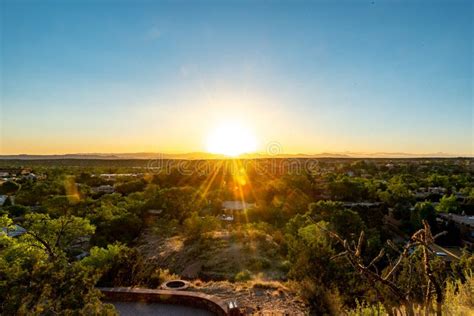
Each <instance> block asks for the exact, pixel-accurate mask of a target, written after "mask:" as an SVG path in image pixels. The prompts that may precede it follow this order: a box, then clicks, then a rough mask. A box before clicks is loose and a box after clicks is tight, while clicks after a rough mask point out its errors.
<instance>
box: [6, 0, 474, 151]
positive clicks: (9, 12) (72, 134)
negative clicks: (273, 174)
mask: <svg viewBox="0 0 474 316" xmlns="http://www.w3.org/2000/svg"><path fill="white" fill-rule="evenodd" d="M472 3H473V2H472V1H380V0H375V1H371V0H369V1H356V0H354V1H340V2H337V3H334V1H332V2H330V1H292V2H290V1H221V2H218V1H212V2H211V1H174V2H171V1H166V2H165V1H134V2H125V1H85V0H84V1H32V2H28V1H9V0H3V1H1V69H0V72H1V105H2V108H1V113H0V117H1V118H0V124H1V143H0V145H1V146H0V153H1V154H18V153H30V154H52V153H79V152H83V153H84V152H89V153H90V152H192V151H203V150H205V138H206V137H207V135H208V134H209V133H210V131H211V130H212V129H213V126H216V125H218V124H220V123H222V122H226V121H227V120H229V119H232V120H237V121H240V122H242V123H243V124H244V125H246V126H248V127H249V128H250V129H251V130H252V132H253V133H254V134H255V135H256V137H257V139H258V142H259V150H264V149H265V144H267V143H268V142H272V141H273V142H279V143H280V144H281V146H282V148H283V150H284V152H285V153H318V152H336V151H337V152H340V151H354V152H409V153H435V152H445V153H453V154H468V155H473V153H474V150H473V148H474V145H473V139H474V134H473V90H474V83H473V4H472Z"/></svg>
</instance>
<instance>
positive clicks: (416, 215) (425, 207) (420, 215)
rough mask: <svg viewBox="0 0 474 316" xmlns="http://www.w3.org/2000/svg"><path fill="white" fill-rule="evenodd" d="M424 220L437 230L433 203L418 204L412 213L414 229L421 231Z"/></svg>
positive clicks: (411, 218)
mask: <svg viewBox="0 0 474 316" xmlns="http://www.w3.org/2000/svg"><path fill="white" fill-rule="evenodd" d="M423 220H427V221H428V224H430V227H432V228H433V229H435V228H436V210H435V208H434V206H433V204H432V203H431V202H417V203H416V204H415V207H414V208H413V211H412V212H411V217H410V222H411V225H412V227H413V229H420V228H421V227H422V226H423V222H422V221H423Z"/></svg>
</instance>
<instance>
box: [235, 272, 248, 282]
mask: <svg viewBox="0 0 474 316" xmlns="http://www.w3.org/2000/svg"><path fill="white" fill-rule="evenodd" d="M251 278H252V274H251V273H250V271H249V270H242V271H240V272H239V273H237V274H236V275H235V277H234V280H235V281H237V282H244V281H248V280H250V279H251Z"/></svg>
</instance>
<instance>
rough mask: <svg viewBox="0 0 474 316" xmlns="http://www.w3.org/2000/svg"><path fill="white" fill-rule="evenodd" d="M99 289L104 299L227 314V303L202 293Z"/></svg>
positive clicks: (122, 288) (123, 288)
mask: <svg viewBox="0 0 474 316" xmlns="http://www.w3.org/2000/svg"><path fill="white" fill-rule="evenodd" d="M99 290H100V291H101V292H102V294H103V295H104V297H105V300H106V301H119V302H147V303H163V304H175V305H183V306H190V307H195V308H200V309H205V310H208V311H210V312H213V313H215V314H216V315H219V316H221V315H222V316H224V315H229V312H228V308H227V305H226V304H225V303H224V302H223V301H221V300H220V299H218V298H216V297H214V296H212V295H207V294H203V293H197V292H186V291H171V290H152V289H140V288H126V287H121V288H99Z"/></svg>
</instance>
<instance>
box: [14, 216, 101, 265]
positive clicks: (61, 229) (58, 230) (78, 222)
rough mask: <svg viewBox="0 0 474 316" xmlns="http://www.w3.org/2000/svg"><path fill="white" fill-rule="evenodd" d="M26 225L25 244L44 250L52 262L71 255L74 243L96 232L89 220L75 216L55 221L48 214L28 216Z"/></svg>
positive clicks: (62, 217)
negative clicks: (67, 254)
mask: <svg viewBox="0 0 474 316" xmlns="http://www.w3.org/2000/svg"><path fill="white" fill-rule="evenodd" d="M24 225H25V228H26V229H27V233H26V234H25V235H24V237H22V239H23V240H24V242H25V243H29V244H31V245H34V246H39V247H40V248H42V249H44V250H45V251H46V253H47V254H48V256H49V258H50V259H52V260H54V259H57V258H59V257H60V256H62V255H64V254H66V253H70V251H71V247H72V246H73V244H74V243H77V242H80V241H81V240H80V239H81V238H87V237H89V236H90V235H92V234H93V233H94V231H95V227H94V226H92V225H91V224H90V222H89V220H87V219H84V218H80V217H75V216H61V217H59V218H55V219H53V218H50V217H49V215H48V214H27V215H26V216H25V223H24Z"/></svg>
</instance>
